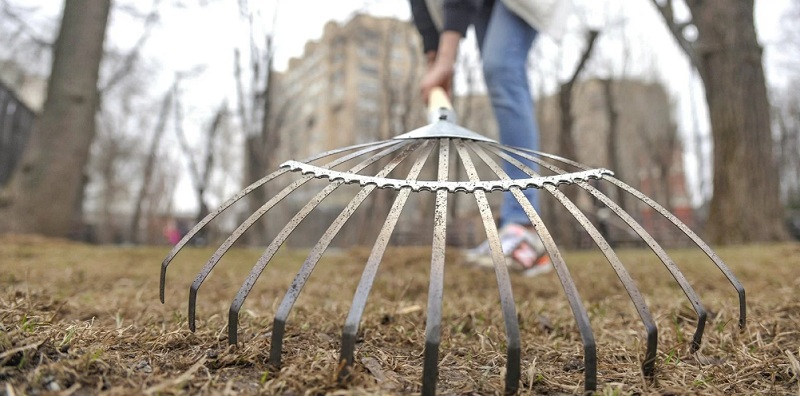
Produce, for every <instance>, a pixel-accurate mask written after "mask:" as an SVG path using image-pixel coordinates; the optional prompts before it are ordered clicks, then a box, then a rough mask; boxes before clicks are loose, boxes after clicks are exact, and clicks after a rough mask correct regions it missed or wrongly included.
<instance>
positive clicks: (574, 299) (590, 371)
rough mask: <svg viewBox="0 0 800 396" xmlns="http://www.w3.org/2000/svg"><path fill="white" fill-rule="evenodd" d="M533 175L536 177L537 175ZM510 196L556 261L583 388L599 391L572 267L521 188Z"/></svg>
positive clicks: (483, 156)
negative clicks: (579, 346)
mask: <svg viewBox="0 0 800 396" xmlns="http://www.w3.org/2000/svg"><path fill="white" fill-rule="evenodd" d="M470 148H471V149H472V150H473V151H475V153H476V154H478V156H479V157H480V158H481V159H482V160H483V161H484V162H485V163H486V165H488V166H489V167H490V168H491V169H492V171H493V172H494V173H495V174H496V175H497V176H498V177H499V178H500V179H509V177H508V175H507V174H506V173H505V171H504V170H503V168H502V167H500V166H499V165H498V164H497V163H496V162H495V161H494V160H492V159H491V158H490V157H488V156H487V155H486V153H485V152H484V151H483V149H481V148H480V147H479V145H477V144H470ZM532 176H533V177H536V176H535V175H532ZM548 187H553V186H548ZM553 188H554V187H553ZM511 193H512V194H513V195H514V198H516V199H517V202H519V204H520V206H521V207H522V209H523V210H524V211H525V214H527V215H528V218H529V219H530V220H531V224H532V225H533V226H534V228H535V229H536V231H537V233H538V234H539V237H540V238H541V240H542V243H543V244H544V246H545V249H546V250H547V253H548V254H549V255H550V260H552V262H553V267H554V268H555V270H556V275H557V276H558V279H559V281H560V282H561V287H562V289H564V294H566V296H567V300H568V302H569V305H570V308H571V309H572V314H573V316H574V317H575V323H576V324H577V325H578V331H579V332H580V334H581V340H582V343H583V350H584V381H585V384H584V388H585V390H586V391H595V390H596V389H597V345H596V342H595V340H594V334H593V332H592V326H591V324H590V322H589V314H588V313H587V312H586V308H584V307H583V303H582V302H581V298H580V294H579V293H578V289H577V288H576V287H575V282H574V280H573V279H572V275H570V272H569V268H568V267H567V264H566V262H564V258H563V257H562V256H561V252H560V251H559V249H558V246H557V245H556V243H555V241H554V240H553V236H552V235H551V234H550V231H548V230H547V227H546V226H545V225H544V222H543V221H542V219H541V217H540V216H539V214H538V213H536V210H535V209H534V208H533V205H531V203H530V202H529V201H528V198H526V197H525V195H524V194H523V193H522V190H521V189H520V188H519V187H512V188H511Z"/></svg>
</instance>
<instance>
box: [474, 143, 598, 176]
mask: <svg viewBox="0 0 800 396" xmlns="http://www.w3.org/2000/svg"><path fill="white" fill-rule="evenodd" d="M487 144H489V145H491V146H492V147H494V148H498V149H501V150H507V151H509V152H512V153H515V154H518V155H519V156H523V155H522V154H521V153H525V154H527V155H529V156H538V157H542V158H549V159H551V160H554V161H557V162H561V163H564V164H567V165H570V166H574V167H576V168H578V169H580V170H582V171H586V170H592V167H591V166H589V165H585V164H582V163H580V162H577V161H573V160H571V159H568V158H564V157H561V156H558V155H555V154H550V153H545V152H543V151H536V150H531V149H526V148H523V147H514V146H505V145H502V144H500V143H493V142H490V143H487ZM538 157H526V159H527V160H529V161H533V162H535V163H536V164H537V165H541V166H542V167H545V168H547V169H549V170H552V171H554V172H558V173H567V172H569V171H568V170H565V169H562V168H559V167H557V166H555V165H553V164H551V163H548V162H545V161H543V160H542V158H538ZM556 169H558V170H559V171H560V172H559V171H556Z"/></svg>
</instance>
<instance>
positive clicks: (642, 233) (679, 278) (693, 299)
mask: <svg viewBox="0 0 800 396" xmlns="http://www.w3.org/2000/svg"><path fill="white" fill-rule="evenodd" d="M508 151H510V152H513V153H515V154H518V155H520V156H522V157H523V158H527V159H531V158H530V157H531V156H530V155H528V154H525V153H524V152H521V151H520V150H516V149H508ZM566 161H568V160H566ZM570 162H573V163H574V164H576V166H577V165H580V164H578V163H577V162H574V161H570ZM581 166H582V165H581ZM576 184H578V186H580V187H581V188H583V189H584V190H586V191H587V192H589V193H590V194H592V195H593V196H594V197H596V198H597V199H599V200H600V201H601V202H603V204H604V205H606V206H607V207H608V208H609V209H611V210H612V211H613V212H614V213H616V214H617V216H619V218H620V219H622V220H623V221H624V222H625V223H626V224H628V226H629V227H631V229H633V231H634V232H636V234H638V235H639V237H640V238H642V240H643V241H644V242H645V243H646V244H647V246H649V247H650V250H652V251H653V253H655V254H656V256H658V258H659V260H661V262H662V263H664V266H665V267H666V268H667V270H668V271H669V272H670V274H672V277H673V278H674V279H675V281H676V282H678V285H679V286H680V287H681V289H682V290H683V293H684V294H685V295H686V298H687V299H688V300H689V303H690V304H692V308H693V309H694V311H695V312H696V313H697V328H696V329H695V333H694V336H693V338H692V345H691V348H690V351H691V353H694V352H696V351H697V350H698V349H700V344H701V342H702V339H703V332H704V330H705V325H706V320H707V317H708V313H707V312H706V309H705V308H704V307H703V304H702V303H701V302H700V297H698V295H697V293H696V292H695V291H694V288H692V286H691V284H689V282H688V281H687V280H686V277H684V276H683V273H682V272H681V271H680V269H679V268H678V266H677V265H676V264H675V262H674V261H672V259H671V258H670V257H669V255H668V254H667V252H666V251H665V250H664V248H662V247H661V245H659V244H658V242H656V240H655V239H654V238H653V237H652V236H651V235H650V234H649V233H648V232H647V231H646V230H645V229H644V227H642V226H641V225H640V224H639V223H638V222H636V220H634V219H633V217H631V215H630V214H628V212H626V211H624V210H623V209H622V208H621V207H619V205H617V204H616V203H615V202H614V201H612V200H611V199H610V198H608V197H607V196H606V195H605V194H603V193H601V192H600V191H598V190H597V189H595V188H594V187H592V186H590V185H589V184H588V183H586V182H580V181H578V182H576Z"/></svg>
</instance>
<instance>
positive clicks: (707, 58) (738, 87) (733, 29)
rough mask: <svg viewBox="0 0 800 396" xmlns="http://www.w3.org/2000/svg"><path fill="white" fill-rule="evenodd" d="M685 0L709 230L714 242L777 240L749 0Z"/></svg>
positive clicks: (763, 91)
mask: <svg viewBox="0 0 800 396" xmlns="http://www.w3.org/2000/svg"><path fill="white" fill-rule="evenodd" d="M687 5H688V6H689V8H690V10H691V12H692V19H693V21H694V24H695V26H697V30H698V33H699V37H698V41H697V44H696V47H695V52H696V55H697V61H698V65H697V66H698V69H699V71H700V76H701V78H702V79H703V83H704V85H705V91H706V100H707V102H708V108H709V114H710V118H711V127H712V128H711V129H712V136H713V138H714V178H713V180H714V195H713V197H712V199H711V206H710V213H709V219H708V228H707V230H706V231H707V233H708V236H709V238H710V240H711V241H712V242H714V243H721V244H731V243H740V242H759V241H772V240H780V239H783V238H785V237H786V234H785V229H784V227H783V225H782V224H783V209H782V207H781V203H780V198H779V197H780V195H779V176H778V172H777V168H776V165H775V162H774V158H773V155H772V144H773V141H772V135H771V129H770V105H769V99H768V97H767V88H766V81H765V78H764V69H763V67H762V60H761V55H762V49H761V47H760V46H759V44H758V39H757V37H756V31H755V26H754V21H753V0H740V1H728V0H704V1H699V0H693V1H687Z"/></svg>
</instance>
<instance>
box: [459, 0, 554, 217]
mask: <svg viewBox="0 0 800 396" xmlns="http://www.w3.org/2000/svg"><path fill="white" fill-rule="evenodd" d="M483 7H484V9H483V10H481V12H480V13H479V16H478V18H477V19H476V20H475V21H474V26H475V32H476V35H477V39H478V48H479V49H480V52H481V58H482V59H483V77H484V79H485V80H486V87H487V89H488V90H489V98H490V100H491V103H492V109H493V110H494V115H495V118H496V119H497V124H498V127H499V129H500V143H502V144H504V145H507V146H516V147H522V148H526V149H530V150H538V149H539V129H538V128H537V125H536V116H535V114H534V109H533V99H532V97H531V90H530V87H529V85H528V74H527V68H526V64H527V59H528V52H529V51H530V49H531V47H532V46H533V41H534V40H535V39H536V36H537V32H536V29H534V28H533V27H531V26H530V25H528V24H527V23H526V22H525V21H524V20H522V19H521V18H520V17H518V16H516V15H515V14H514V13H512V12H511V11H510V10H509V9H508V8H506V6H505V5H503V2H502V0H495V1H489V0H485V1H484V2H483ZM518 159H519V158H518ZM522 162H523V163H524V164H525V165H527V166H530V167H533V164H531V163H530V162H529V161H522ZM503 169H504V170H505V171H506V173H508V176H509V177H511V178H512V179H523V178H528V177H530V176H529V175H528V174H526V173H525V172H523V171H521V170H519V169H518V168H517V167H515V166H513V165H511V164H510V163H507V162H505V161H503ZM535 169H536V168H535V167H534V170H535ZM523 193H524V194H525V196H526V197H527V198H528V201H530V203H531V204H532V205H533V207H534V209H536V211H537V212H539V194H538V190H537V189H535V188H529V189H526V190H523ZM509 223H516V224H523V225H527V224H530V219H529V218H528V216H527V215H526V214H525V212H524V211H523V210H522V207H521V206H520V205H519V203H518V202H517V200H516V198H514V196H513V195H512V194H511V193H510V192H506V193H503V204H502V206H501V209H500V226H501V227H502V226H503V225H505V224H509Z"/></svg>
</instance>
